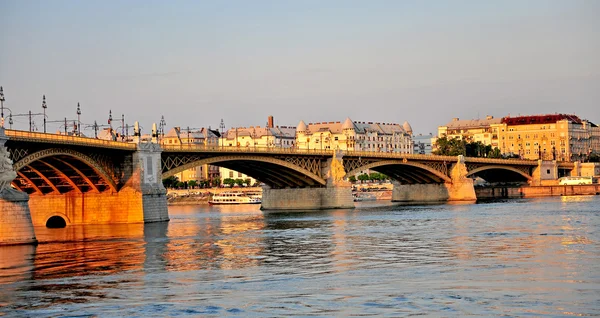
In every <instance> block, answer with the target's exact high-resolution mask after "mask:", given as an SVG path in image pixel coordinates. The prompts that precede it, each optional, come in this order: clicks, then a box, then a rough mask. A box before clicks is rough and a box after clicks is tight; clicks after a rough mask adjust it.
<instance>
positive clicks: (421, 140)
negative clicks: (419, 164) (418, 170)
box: [412, 133, 437, 155]
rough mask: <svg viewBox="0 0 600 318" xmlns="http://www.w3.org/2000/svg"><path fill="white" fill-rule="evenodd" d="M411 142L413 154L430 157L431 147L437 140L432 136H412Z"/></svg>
mask: <svg viewBox="0 0 600 318" xmlns="http://www.w3.org/2000/svg"><path fill="white" fill-rule="evenodd" d="M412 140H413V145H414V148H413V153H416V154H421V155H430V154H431V152H432V151H433V147H432V145H433V144H435V141H436V140H437V138H435V137H434V136H433V134H431V133H430V134H429V135H422V134H418V135H414V136H412Z"/></svg>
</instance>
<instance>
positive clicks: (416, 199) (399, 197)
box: [392, 156, 477, 204]
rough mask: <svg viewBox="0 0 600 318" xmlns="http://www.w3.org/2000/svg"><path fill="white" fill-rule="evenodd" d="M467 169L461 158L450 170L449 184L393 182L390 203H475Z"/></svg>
mask: <svg viewBox="0 0 600 318" xmlns="http://www.w3.org/2000/svg"><path fill="white" fill-rule="evenodd" d="M467 173H468V171H467V167H466V165H465V159H464V157H463V156H458V162H456V163H455V164H453V165H452V168H451V169H450V178H451V180H452V182H450V183H448V182H447V183H441V184H436V183H429V184H400V183H399V182H396V181H394V182H393V184H394V189H393V190H392V202H405V203H411V204H420V203H434V202H448V201H450V202H452V201H454V202H475V201H476V200H477V196H476V195H475V188H474V186H473V179H471V178H468V177H467Z"/></svg>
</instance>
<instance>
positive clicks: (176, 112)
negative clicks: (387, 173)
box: [0, 1, 600, 135]
mask: <svg viewBox="0 0 600 318" xmlns="http://www.w3.org/2000/svg"><path fill="white" fill-rule="evenodd" d="M0 8H1V11H2V12H3V18H2V19H1V20H0V28H1V29H2V30H3V31H2V32H1V33H0V36H1V38H0V40H1V41H0V42H1V43H2V45H3V49H2V50H1V51H0V86H3V88H4V91H5V95H6V102H5V103H4V105H5V107H7V108H10V109H11V110H12V111H13V112H14V113H22V114H23V113H27V112H28V111H29V110H31V111H32V112H33V113H41V112H42V107H41V103H42V96H43V95H45V96H46V99H47V105H48V108H47V114H48V119H49V120H61V119H62V118H64V117H67V118H68V119H69V120H71V121H72V120H73V119H76V118H77V114H76V109H77V103H80V104H81V113H82V114H81V121H82V122H83V123H86V124H92V123H93V122H94V120H96V121H97V122H98V124H106V123H107V120H108V111H109V110H112V116H113V122H118V121H120V119H121V115H122V114H124V115H125V118H126V122H127V123H128V124H132V123H133V121H139V122H140V123H141V125H142V126H143V127H144V131H143V132H145V133H147V132H149V131H150V127H151V126H152V123H153V122H156V123H157V124H158V123H159V121H160V119H161V116H163V115H164V117H165V120H166V121H167V127H172V126H182V127H185V126H190V127H192V126H193V127H198V126H202V127H208V126H211V128H213V129H217V128H218V127H219V123H220V120H221V119H224V121H225V125H226V127H227V128H229V127H243V126H256V125H260V126H264V124H265V123H266V118H267V116H269V115H273V116H274V117H275V120H276V122H275V124H276V125H284V126H290V125H294V126H295V125H297V124H298V122H299V121H300V120H303V121H305V122H307V123H308V122H323V121H343V120H344V119H345V118H346V117H350V118H351V119H352V120H355V121H373V122H397V123H402V122H404V121H408V122H409V123H410V124H411V125H412V127H413V129H414V132H415V134H419V133H422V134H428V133H433V134H434V135H435V133H436V130H437V127H438V126H439V125H443V124H444V123H446V122H448V121H449V120H450V119H451V118H453V117H460V118H464V119H471V118H485V116H486V115H493V116H495V117H503V116H507V115H509V114H510V115H511V116H517V115H518V114H522V115H535V114H544V113H569V114H576V115H578V116H580V117H581V118H585V119H588V120H590V121H592V122H597V121H598V120H599V118H598V115H597V108H598V100H600V91H598V89H597V87H600V61H599V60H598V59H597V56H598V53H600V34H598V33H599V32H598V31H599V30H600V28H599V26H600V22H598V20H597V19H596V17H597V15H598V13H599V12H600V4H599V3H598V2H595V1H570V2H564V1H528V2H526V3H522V2H518V1H503V2H497V3H495V2H488V3H478V2H474V1H452V2H450V1H437V2H432V3H421V2H416V1H402V2H394V1H390V2H387V1H377V2H369V3H362V2H354V1H343V2H341V1H332V2H327V3H320V2H316V1H306V2H291V1H290V2H288V1H281V2H265V1H261V2H252V3H246V2H242V1H239V2H228V3H216V2H214V3H213V2H205V3H195V2H191V1H190V2H188V1H177V2H170V3H163V2H158V1H157V2H145V1H144V2H141V1H131V2H127V3H120V2H116V1H108V2H75V1H55V2H51V3H50V2H43V1H27V2H23V1H3V2H2V3H0ZM5 113H6V114H5V116H6V117H7V116H8V112H5ZM34 120H35V122H36V125H37V128H38V131H42V128H41V124H42V118H41V117H39V116H38V117H37V118H35V119H34ZM14 121H15V126H16V125H18V127H21V129H27V128H28V123H27V118H26V117H18V118H15V119H14ZM6 126H8V124H6ZM55 130H56V129H52V130H49V132H54V131H55Z"/></svg>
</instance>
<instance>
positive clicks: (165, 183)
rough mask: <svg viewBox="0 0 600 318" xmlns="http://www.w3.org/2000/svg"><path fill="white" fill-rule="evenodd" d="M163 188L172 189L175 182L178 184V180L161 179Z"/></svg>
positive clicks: (174, 177)
mask: <svg viewBox="0 0 600 318" xmlns="http://www.w3.org/2000/svg"><path fill="white" fill-rule="evenodd" d="M162 182H163V186H164V187H165V188H173V187H175V186H176V185H177V182H179V179H178V178H177V177H176V176H170V177H168V178H165V179H163V181H162Z"/></svg>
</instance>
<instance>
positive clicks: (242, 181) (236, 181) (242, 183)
mask: <svg viewBox="0 0 600 318" xmlns="http://www.w3.org/2000/svg"><path fill="white" fill-rule="evenodd" d="M235 184H237V185H238V186H240V187H241V186H243V185H244V179H235Z"/></svg>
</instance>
